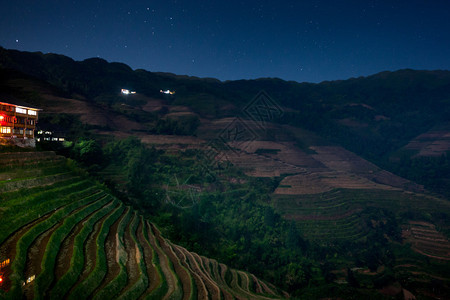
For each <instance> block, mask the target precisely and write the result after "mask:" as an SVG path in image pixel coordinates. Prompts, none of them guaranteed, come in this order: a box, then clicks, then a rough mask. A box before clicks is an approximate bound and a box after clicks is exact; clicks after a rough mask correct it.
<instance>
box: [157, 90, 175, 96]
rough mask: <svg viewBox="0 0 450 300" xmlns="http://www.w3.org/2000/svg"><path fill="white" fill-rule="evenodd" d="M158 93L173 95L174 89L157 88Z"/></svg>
mask: <svg viewBox="0 0 450 300" xmlns="http://www.w3.org/2000/svg"><path fill="white" fill-rule="evenodd" d="M159 92H160V93H163V94H166V95H173V94H175V91H171V90H165V91H163V90H159Z"/></svg>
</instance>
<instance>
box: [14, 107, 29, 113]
mask: <svg viewBox="0 0 450 300" xmlns="http://www.w3.org/2000/svg"><path fill="white" fill-rule="evenodd" d="M16 112H18V113H19V114H26V113H27V110H26V109H24V108H20V107H16Z"/></svg>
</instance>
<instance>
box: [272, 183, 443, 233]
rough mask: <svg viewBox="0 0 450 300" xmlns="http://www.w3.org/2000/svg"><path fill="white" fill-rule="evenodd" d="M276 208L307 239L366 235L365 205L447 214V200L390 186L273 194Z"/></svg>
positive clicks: (404, 212)
mask: <svg viewBox="0 0 450 300" xmlns="http://www.w3.org/2000/svg"><path fill="white" fill-rule="evenodd" d="M272 198H273V203H274V206H275V207H276V209H277V210H278V211H279V212H280V214H282V215H283V216H285V217H286V218H287V219H291V220H295V221H296V223H297V225H298V227H299V229H300V230H301V232H302V233H303V234H304V236H305V237H306V238H308V239H310V240H316V241H326V240H330V239H331V240H345V239H352V240H354V239H359V238H362V237H364V236H366V233H367V228H366V227H367V225H366V222H367V220H365V219H364V217H363V211H364V210H365V209H368V208H370V209H385V210H388V211H391V212H393V213H394V214H395V215H397V216H400V215H407V214H411V213H414V214H417V212H419V213H420V214H422V215H424V216H426V214H431V213H433V212H434V213H435V212H436V211H439V212H442V213H447V214H450V203H449V202H448V201H446V200H444V199H441V198H438V197H434V196H431V195H422V194H413V193H409V192H403V191H389V190H367V189H363V190H353V189H335V190H332V191H329V192H325V193H321V194H310V195H273V196H272Z"/></svg>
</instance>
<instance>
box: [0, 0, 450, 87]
mask: <svg viewBox="0 0 450 300" xmlns="http://www.w3.org/2000/svg"><path fill="white" fill-rule="evenodd" d="M449 15H450V1H442V0H438V1H417V0H411V1H403V0H401V1H353V0H352V1H341V2H339V3H336V2H333V1H318V0H316V1H278V2H275V1H245V2H243V1H233V0H231V1H199V0H196V1H180V0H168V1H133V0H132V1H128V2H124V1H103V0H97V1H56V0H51V1H32V0H29V1H22V0H18V1H5V3H2V4H0V45H2V46H3V47H5V48H9V49H18V50H22V51H32V52H34V51H41V52H44V53H47V52H51V53H58V54H63V55H66V56H69V57H71V58H73V59H75V60H83V59H86V58H90V57H100V58H103V59H106V60H107V61H111V62H112V61H116V62H123V63H125V64H127V65H129V66H130V67H131V68H133V69H139V68H141V69H145V70H148V71H152V72H170V73H175V74H178V75H189V76H197V77H212V78H217V79H220V80H222V81H224V80H237V79H255V78H267V77H277V78H281V79H284V80H294V81H297V82H321V81H324V80H339V79H347V78H351V77H359V76H368V75H372V74H375V73H378V72H381V71H386V70H389V71H394V70H398V69H406V68H410V69H427V70H435V69H444V70H448V69H450V55H448V53H449V50H450V38H449V34H448V32H449V29H450V18H448V16H449Z"/></svg>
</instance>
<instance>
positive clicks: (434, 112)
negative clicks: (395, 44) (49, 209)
mask: <svg viewBox="0 0 450 300" xmlns="http://www.w3.org/2000/svg"><path fill="white" fill-rule="evenodd" d="M0 88H2V91H3V92H4V94H5V97H6V98H8V99H22V100H24V101H26V102H28V103H30V104H33V105H35V106H37V107H39V108H42V109H43V110H42V112H41V113H40V116H39V123H38V128H39V129H40V130H43V131H51V132H53V134H54V136H64V138H65V142H64V143H52V142H50V141H41V142H39V143H38V145H37V149H38V150H39V151H49V150H50V151H55V152H57V153H58V155H62V156H65V157H69V158H71V159H72V160H73V162H74V163H75V162H76V164H77V166H78V168H80V169H83V170H85V172H87V173H88V174H89V176H91V178H95V179H96V180H97V181H98V182H101V184H103V185H104V187H107V189H108V190H109V191H110V196H111V197H113V198H114V199H115V200H114V201H115V202H111V203H113V204H114V203H115V204H116V206H114V205H113V204H111V203H110V204H108V205H109V206H108V207H113V206H114V207H116V208H117V207H119V206H120V207H122V206H123V207H124V208H123V212H122V213H121V214H119V213H118V214H119V216H123V215H125V214H129V215H130V216H129V220H128V219H127V220H128V221H127V222H128V223H126V222H125V223H123V224H124V225H123V228H122V227H120V225H119V223H120V222H121V221H120V222H119V221H117V220H116V221H115V223H114V222H113V223H114V224H116V227H117V228H116V227H114V225H111V226H112V227H111V228H113V229H114V228H115V229H114V230H115V231H114V232H118V230H119V229H120V228H122V229H123V232H124V237H125V240H126V239H128V241H133V237H132V234H131V233H130V232H135V235H136V236H135V238H136V239H137V241H139V239H141V238H142V236H141V233H142V235H143V236H144V239H145V238H148V240H149V242H150V246H151V247H153V251H156V253H159V252H158V250H157V249H156V248H155V247H156V244H155V245H153V244H152V243H151V239H152V235H153V238H155V239H156V240H158V239H159V233H158V231H156V229H155V228H156V227H157V228H159V229H160V230H161V233H162V235H163V236H166V237H167V238H168V239H169V240H170V241H171V243H169V242H167V245H166V246H167V247H169V248H170V247H171V248H172V251H173V253H174V255H175V256H176V257H177V259H178V260H179V261H180V265H181V266H182V267H184V269H186V270H187V271H188V273H189V272H190V271H193V272H195V270H197V266H198V267H199V268H203V267H204V268H205V269H202V270H203V271H202V272H205V270H207V269H208V268H209V270H210V271H211V272H213V273H214V274H216V273H218V274H219V275H220V276H217V274H216V275H214V276H215V277H214V276H211V275H210V276H209V279H211V280H212V281H213V282H209V281H208V282H209V283H210V284H211V285H212V286H215V285H217V286H218V288H219V289H220V290H221V291H222V287H223V288H224V289H225V290H226V289H227V288H230V286H231V290H232V291H233V292H230V290H228V291H229V293H230V294H233V293H234V291H235V290H236V289H235V288H238V289H239V291H240V292H239V293H241V294H237V295H235V296H236V297H237V298H240V297H243V298H245V297H250V296H248V294H245V295H243V294H242V293H248V292H252V293H254V292H256V293H259V292H261V291H262V293H263V294H264V295H265V296H270V295H269V294H270V292H268V291H266V290H264V288H263V286H262V285H263V283H262V281H261V283H260V284H259V285H260V286H261V287H260V288H261V289H260V288H259V287H258V283H257V281H256V279H254V281H252V279H251V278H253V277H252V276H251V275H248V274H254V275H255V276H257V277H258V278H262V279H264V280H266V282H271V283H273V284H275V286H277V288H278V289H280V290H285V291H287V292H288V293H289V294H290V295H291V297H294V298H300V299H318V298H323V297H338V298H339V297H340V298H344V299H346V298H350V297H356V298H360V299H371V298H372V299H386V298H387V299H392V298H394V299H395V298H401V297H403V296H407V295H410V294H411V293H412V294H413V295H415V296H416V297H417V299H436V298H448V297H450V296H449V295H450V286H449V284H450V274H449V273H448V270H449V268H448V267H449V265H448V264H449V261H450V243H449V236H450V223H449V218H450V202H449V191H450V165H449V150H450V139H449V138H448V136H449V132H450V125H449V124H450V119H449V116H450V96H449V95H450V72H448V71H415V70H400V71H396V72H383V73H379V74H375V75H372V76H369V77H361V78H352V79H348V80H344V81H333V82H322V83H319V84H311V83H297V82H286V81H283V80H280V79H274V78H265V79H257V80H240V81H227V82H221V81H218V80H215V79H209V78H207V79H205V78H194V77H187V76H179V75H174V74H166V73H153V72H149V71H145V70H132V69H131V68H129V67H128V66H126V65H124V64H121V63H108V62H107V61H105V60H102V59H100V58H92V59H87V60H85V61H81V62H79V61H74V60H72V59H71V58H68V57H64V56H61V55H56V54H42V53H27V52H19V51H14V50H6V49H3V48H1V49H0ZM122 88H127V89H130V90H133V91H136V94H133V95H131V94H130V95H124V94H121V93H120V90H121V89H122ZM164 90H171V91H175V94H164V93H162V92H161V91H164ZM5 151H6V150H5ZM39 153H40V152H39ZM44 153H48V152H44ZM57 157H60V156H57ZM61 159H62V158H61ZM46 168H47V167H46ZM45 172H46V171H45ZM49 172H50V171H49ZM24 174H28V173H26V172H25V173H24ZM45 174H46V173H45ZM48 175H49V178H54V176H56V174H54V173H49V174H48ZM27 176H28V175H23V178H28V177H27ZM52 176H53V177H52ZM58 176H63V175H57V176H56V177H55V178H59V177H58ZM64 176H65V175H64ZM80 176H81V175H80ZM83 176H84V175H83ZM46 178H47V177H46ZM3 180H4V182H3V184H4V186H8V187H9V188H12V187H14V188H22V187H21V186H19V184H20V182H23V183H25V182H27V183H30V184H35V185H41V184H42V183H41V182H43V181H42V179H37V178H35V179H30V180H29V181H27V180H28V179H27V180H26V181H20V180H19V181H17V182H18V183H17V184H18V185H17V186H16V185H15V183H13V182H9V181H7V180H8V178H4V179H3ZM58 180H59V179H58ZM14 182H15V181H14ZM33 182H34V183H33ZM86 184H87V183H86ZM90 184H92V183H90ZM8 193H9V192H8ZM8 193H5V195H9V194H8ZM32 198H34V196H32V197H31V196H30V199H32ZM27 199H28V198H27ZM38 199H39V198H38ZM108 203H109V202H108ZM99 205H100V204H99ZM105 205H107V204H106V203H105V204H104V206H105ZM104 206H102V207H104ZM2 207H3V206H2ZM125 207H127V208H125ZM133 212H135V213H133ZM2 213H3V211H2ZM77 213H78V212H77ZM79 213H82V212H81V211H80V212H79ZM134 216H136V217H134ZM140 216H142V218H141V217H140ZM29 217H30V218H31V216H29ZM13 218H14V213H13V212H11V219H13ZM40 218H42V217H40ZM86 218H87V217H86ZM118 218H120V219H121V220H122V219H125V217H118ZM33 220H34V219H33ZM39 220H40V219H39ZM146 220H149V222H151V224H155V225H151V224H150V223H147V221H146ZM30 221H31V219H30ZM113 223H111V224H113ZM24 224H28V222H25V223H24ZM55 224H56V223H55ZM58 224H59V223H58ZM121 224H122V223H121ZM126 224H128V225H126ZM149 224H150V225H149ZM61 226H62V225H61ZM66 226H69V225H66ZM73 226H75V227H73V228H78V229H79V230H81V227H82V226H79V225H75V224H74V225H73ZM133 226H134V227H133ZM19 227H20V226H19V225H17V228H16V229H19ZM2 228H3V227H2ZM5 228H6V227H5ZM23 228H24V229H23V230H24V231H25V230H28V229H26V228H28V227H27V226H25V227H23ZM52 228H54V230H55V232H56V230H57V229H56V227H52ZM129 228H133V230H132V231H129V230H128V229H129ZM16 229H14V230H16ZM135 229H136V230H135ZM14 230H13V231H10V232H9V231H5V232H9V233H8V235H9V234H10V233H13V232H14ZM68 230H69V229H68ZM70 230H71V229H70ZM70 230H69V231H70ZM86 230H87V229H86ZM17 232H21V231H20V230H19V231H17ZM80 232H81V231H80ZM127 232H128V233H127ZM127 236H128V237H127ZM5 238H6V236H5ZM71 239H74V237H71ZM74 240H75V239H74ZM43 241H46V240H45V239H44V238H43ZM105 241H106V242H105V244H104V245H105V247H106V245H108V235H107V237H106V240H105ZM141 241H142V242H144V240H142V239H141ZM60 242H61V243H62V244H64V241H63V240H61V241H60ZM119 242H121V241H116V243H119ZM30 243H31V241H30ZM121 243H124V247H125V250H126V251H128V250H127V249H128V248H130V247H129V246H130V245H131V248H133V246H132V245H135V244H136V245H137V244H139V243H137V242H136V241H135V244H133V243H132V242H131V244H129V245H128V246H127V244H126V243H125V242H121ZM172 243H174V244H179V245H181V246H182V247H184V248H181V247H178V246H174V245H173V244H172ZM141 245H145V247H147V246H148V245H147V244H145V243H143V244H141ZM127 247H128V248H127ZM142 247H143V248H142V249H141V250H139V249H138V248H139V247H137V248H136V247H134V248H133V249H134V250H133V251H135V252H133V253H138V252H139V251H140V253H141V254H142V255H143V256H141V257H145V255H146V250H145V249H146V248H145V247H144V246H142ZM161 247H163V246H162V245H161V244H160V248H161ZM118 249H121V248H120V247H119V248H118ZM184 249H187V250H184ZM162 250H164V249H162ZM117 251H119V250H117ZM120 251H122V250H120ZM189 251H192V252H194V253H198V254H199V255H201V256H203V257H211V258H214V259H215V260H217V261H220V262H221V263H224V264H226V265H229V266H231V267H233V268H235V269H240V270H244V271H243V272H241V271H236V272H234V271H230V273H228V272H225V271H222V269H221V268H222V267H220V266H221V265H220V264H219V268H217V267H216V266H215V265H216V264H215V263H214V262H213V260H206V259H203V258H202V261H203V267H202V266H201V264H200V262H199V260H198V257H197V256H196V255H194V254H192V255H193V256H194V258H191V257H190V255H188V254H187V253H191V252H189ZM164 252H165V253H167V252H166V251H164ZM124 253H125V252H124ZM127 253H128V252H127ZM42 255H43V254H42ZM52 255H53V254H52ZM64 255H66V254H64ZM108 255H113V254H111V253H110V254H108ZM183 255H184V256H183ZM113 256H114V255H113ZM125 256H126V257H130V254H129V253H128V254H127V255H124V257H125ZM173 258H174V257H172V256H169V258H168V259H169V260H170V261H172V260H173ZM206 261H209V262H210V263H209V266H208V265H207V263H206V265H205V262H206ZM107 262H108V263H111V260H110V259H107ZM117 264H119V265H120V259H119V261H118V262H117ZM119 265H115V267H114V268H116V269H115V270H116V272H117V273H118V274H119V275H120V274H122V275H120V276H124V275H123V274H124V273H123V272H124V271H123V270H125V269H126V270H128V269H127V268H129V266H128V265H126V264H125V269H123V266H120V268H122V269H120V270H122V271H120V272H119ZM108 266H109V265H108ZM135 267H136V268H142V267H143V266H140V265H139V264H138V263H136V264H135ZM38 268H42V269H43V268H44V265H42V266H41V267H38ZM51 268H53V267H51ZM111 268H113V267H112V265H111V266H110V268H109V269H108V268H107V269H108V270H110V269H111ZM147 268H149V267H148V266H147ZM174 268H175V267H174ZM180 268H181V267H180ZM216 268H217V270H216ZM184 269H183V270H184ZM54 270H55V271H54V273H55V274H54V276H59V275H57V270H58V268H57V267H55V268H54ZM174 270H175V271H174V272H175V273H176V274H178V276H179V277H181V275H180V273H179V271H180V270H181V269H176V268H175V269H174ZM230 270H231V269H230ZM58 272H62V271H61V270H60V271H58ZM80 272H82V271H80ZM83 272H85V273H86V272H87V271H83ZM108 272H109V271H108ZM108 272H107V274H106V275H105V276H106V277H105V278H108V279H104V280H103V281H102V282H103V283H101V286H100V287H101V288H103V287H105V286H106V283H105V282H104V281H105V280H110V278H113V276H112V275H111V274H110V273H108ZM121 272H122V273H121ZM180 272H182V273H183V272H184V271H180ZM247 272H248V273H247ZM80 274H81V273H80ZM108 274H109V275H108ZM136 274H137V273H132V274H128V275H127V276H130V277H129V278H133V280H136V282H140V283H141V284H144V282H145V280H146V279H142V280H141V279H139V280H138V279H137V278H138V277H137V275H136ZM183 274H185V273H183ZM190 274H191V273H190ZM208 274H211V273H208ZM227 274H228V275H227ZM244 274H246V275H245V276H244ZM85 275H86V274H85ZM119 275H118V277H117V278H122V277H120V276H119ZM222 275H223V276H222ZM83 276H84V275H83ZM86 276H87V275H86ZM133 276H134V277H133ZM199 276H200V278H202V277H201V276H203V275H199ZM191 277H192V278H191V279H190V282H191V283H192V282H195V284H194V285H193V286H196V291H197V292H198V293H200V292H201V290H202V289H203V288H202V287H199V284H200V285H201V283H200V281H202V280H201V279H200V278H198V277H197V276H196V275H194V274H193V273H192V274H191ZM139 278H142V277H139ZM166 278H167V277H166ZM147 279H148V282H149V286H147V289H146V290H147V291H150V290H151V289H152V287H150V286H151V284H152V280H151V278H150V274H149V275H148V278H147ZM41 280H42V279H41ZM121 280H123V278H122V279H117V280H114V282H116V281H117V284H119V282H120V284H122V285H121V287H122V289H124V288H125V287H126V289H128V288H131V286H130V284H128V285H127V284H126V283H123V282H128V281H121ZM130 280H131V279H130ZM167 280H168V281H169V279H167ZM180 280H181V278H180ZM153 282H154V281H153ZM181 282H182V283H181V286H182V287H183V288H182V289H183V295H187V294H189V295H191V296H192V295H193V294H192V293H193V292H194V290H195V289H194V288H192V289H191V290H189V291H188V290H187V289H188V288H187V287H188V286H189V285H187V284H186V285H185V284H184V283H183V282H184V281H182V280H181ZM203 282H204V281H203ZM258 282H259V281H258ZM209 283H208V284H209ZM204 284H205V288H206V290H207V291H208V293H212V294H211V295H214V296H213V298H215V297H216V295H215V294H214V292H211V290H210V289H211V286H208V284H206V283H204ZM221 284H223V286H222V285H221ZM265 284H266V285H267V287H268V289H270V290H272V291H273V292H274V293H275V294H276V295H277V296H281V297H283V296H285V294H280V292H279V290H277V289H275V288H274V287H272V286H270V285H269V284H267V283H265ZM191 286H192V285H191ZM225 286H226V287H225ZM238 286H239V287H238ZM55 287H56V285H55ZM246 287H248V288H246ZM51 288H53V283H52V284H51V285H50V287H45V289H46V290H49V289H51ZM212 290H217V289H216V288H214V287H212ZM242 290H243V291H244V292H243V291H242ZM39 291H41V290H39ZM123 291H125V290H123ZM91 292H92V293H93V292H95V293H97V292H99V288H95V289H94V290H92V291H91ZM266 292H268V293H266ZM27 293H33V292H31V291H27ZM166 293H168V292H167V291H166ZM27 295H32V294H27ZM220 295H222V297H224V298H228V296H227V295H228V294H227V293H226V292H224V291H222V292H221V294H220ZM233 295H234V294H233ZM192 297H194V296H192ZM250 298H251V297H250Z"/></svg>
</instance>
